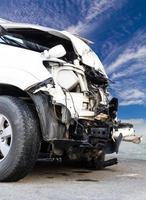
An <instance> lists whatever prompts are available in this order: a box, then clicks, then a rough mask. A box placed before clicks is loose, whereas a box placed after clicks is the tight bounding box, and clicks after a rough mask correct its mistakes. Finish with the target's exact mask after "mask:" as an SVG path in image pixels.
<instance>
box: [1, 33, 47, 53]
mask: <svg viewBox="0 0 146 200" xmlns="http://www.w3.org/2000/svg"><path fill="white" fill-rule="evenodd" d="M0 43H3V44H8V45H12V46H17V47H22V48H26V49H29V50H33V51H38V52H42V51H44V50H48V49H49V48H48V47H47V46H42V45H40V44H38V43H37V42H36V41H29V40H26V39H25V38H23V37H22V36H20V35H14V36H13V35H2V36H0Z"/></svg>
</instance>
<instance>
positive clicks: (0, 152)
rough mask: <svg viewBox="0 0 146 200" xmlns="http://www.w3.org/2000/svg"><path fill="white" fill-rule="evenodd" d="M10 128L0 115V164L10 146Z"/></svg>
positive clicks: (5, 119) (4, 117) (4, 118)
mask: <svg viewBox="0 0 146 200" xmlns="http://www.w3.org/2000/svg"><path fill="white" fill-rule="evenodd" d="M12 136H13V134H12V126H11V124H10V122H9V120H8V119H7V118H6V116H4V115H3V114H0V162H1V161H2V160H3V159H4V158H6V157H7V155H8V153H9V151H10V148H11V144H12Z"/></svg>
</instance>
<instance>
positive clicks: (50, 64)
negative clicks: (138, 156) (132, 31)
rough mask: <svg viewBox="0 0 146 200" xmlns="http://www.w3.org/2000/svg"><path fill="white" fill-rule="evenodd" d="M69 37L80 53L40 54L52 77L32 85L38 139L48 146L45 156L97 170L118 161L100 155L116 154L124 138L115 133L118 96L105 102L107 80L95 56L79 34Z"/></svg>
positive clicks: (106, 98) (107, 97)
mask: <svg viewBox="0 0 146 200" xmlns="http://www.w3.org/2000/svg"><path fill="white" fill-rule="evenodd" d="M67 35H68V34H67ZM74 39H75V40H77V41H73V40H74ZM71 41H72V43H73V42H74V43H76V42H77V43H78V42H80V50H82V51H80V52H79V51H77V49H76V51H74V52H70V56H69V53H68V52H67V54H66V56H64V57H62V58H61V59H58V58H51V57H49V56H48V58H47V52H44V53H43V54H42V56H44V59H43V64H44V66H45V68H46V69H47V70H48V71H49V72H50V74H51V75H52V77H51V78H49V79H48V80H46V81H44V82H41V83H40V84H37V85H36V86H34V87H31V88H30V90H29V93H30V95H31V96H32V98H33V100H34V102H35V104H36V108H37V111H38V114H39V118H40V123H41V129H42V134H43V139H44V141H46V142H47V143H49V144H50V147H49V150H48V152H49V154H50V155H51V156H61V157H64V158H69V159H71V160H80V161H83V162H85V163H88V164H89V165H91V166H94V167H96V168H99V169H101V168H103V167H105V166H109V165H113V164H117V159H111V160H109V161H105V160H104V158H105V154H111V153H114V152H116V153H118V149H119V145H120V143H121V140H122V138H123V136H122V133H119V134H117V135H116V136H115V135H114V133H115V130H117V129H118V126H119V124H120V123H119V122H117V110H118V99H117V98H112V99H111V100H109V93H108V86H109V80H108V77H107V75H106V73H105V71H104V68H103V66H102V64H101V63H100V61H99V59H98V57H97V56H96V54H95V53H94V52H93V51H92V50H91V49H90V48H89V47H88V45H87V44H85V43H84V42H83V41H82V40H80V39H79V38H74V36H73V38H72V37H71ZM75 47H76V45H74V48H73V49H75ZM76 48H77V47H76ZM69 58H70V59H69ZM88 59H91V63H92V64H90V62H89V60H88ZM92 59H93V60H92ZM98 64H99V65H98ZM94 65H95V66H94ZM96 66H97V67H96Z"/></svg>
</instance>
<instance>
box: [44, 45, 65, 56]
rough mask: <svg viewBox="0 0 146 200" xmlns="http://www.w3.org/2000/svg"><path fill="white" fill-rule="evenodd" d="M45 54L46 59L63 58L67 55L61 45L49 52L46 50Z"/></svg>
mask: <svg viewBox="0 0 146 200" xmlns="http://www.w3.org/2000/svg"><path fill="white" fill-rule="evenodd" d="M43 54H44V56H45V57H46V58H61V57H63V56H65V55H66V50H65V48H64V47H63V46H62V45H61V44H59V45H56V46H55V47H52V48H51V49H49V50H48V51H47V50H45V51H44V53H43Z"/></svg>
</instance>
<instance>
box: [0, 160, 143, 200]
mask: <svg viewBox="0 0 146 200" xmlns="http://www.w3.org/2000/svg"><path fill="white" fill-rule="evenodd" d="M25 199H27V200H101V199H102V200H117V199H118V200H126V199H128V200H133V199H134V200H144V199H146V161H144V160H135V159H128V160H127V159H126V160H125V159H123V158H119V164H118V165H116V166H112V167H109V168H106V169H104V170H102V171H90V170H87V169H81V168H80V167H79V166H77V165H74V166H73V165H72V164H69V165H64V166H63V165H62V164H53V163H49V162H47V161H43V162H42V161H41V162H38V163H37V164H36V167H35V169H34V170H33V172H32V173H31V174H30V175H28V176H27V177H26V178H24V179H23V180H21V181H19V182H17V183H0V200H25Z"/></svg>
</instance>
